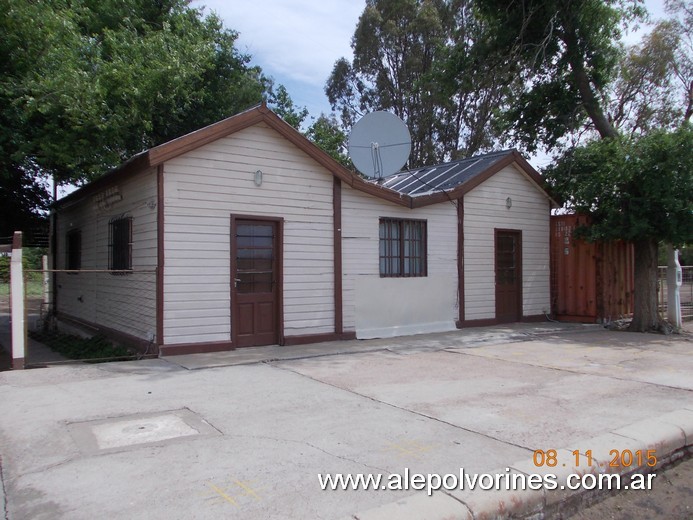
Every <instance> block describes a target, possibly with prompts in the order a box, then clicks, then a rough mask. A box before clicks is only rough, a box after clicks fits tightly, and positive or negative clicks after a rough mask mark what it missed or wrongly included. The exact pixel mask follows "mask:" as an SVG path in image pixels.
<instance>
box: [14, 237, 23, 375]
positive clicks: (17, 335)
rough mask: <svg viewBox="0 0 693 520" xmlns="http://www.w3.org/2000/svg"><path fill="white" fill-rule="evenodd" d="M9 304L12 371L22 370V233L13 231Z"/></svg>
mask: <svg viewBox="0 0 693 520" xmlns="http://www.w3.org/2000/svg"><path fill="white" fill-rule="evenodd" d="M10 302H11V305H12V313H11V315H10V319H11V320H12V369H13V370H21V369H23V368H24V358H25V357H26V356H25V352H26V327H25V322H24V272H23V270H22V232H21V231H15V233H14V237H13V238H12V259H11V260H10Z"/></svg>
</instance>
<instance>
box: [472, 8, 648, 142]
mask: <svg viewBox="0 0 693 520" xmlns="http://www.w3.org/2000/svg"><path fill="white" fill-rule="evenodd" d="M476 4H477V5H478V7H479V9H480V12H481V13H482V16H483V17H484V19H486V20H488V22H489V24H490V25H491V27H493V35H492V41H493V44H492V47H493V52H492V54H493V55H495V60H496V61H499V62H501V63H503V62H506V61H510V62H512V63H514V64H515V66H514V67H513V68H511V69H509V72H510V73H511V74H512V75H513V76H519V77H520V78H521V80H522V85H523V88H522V92H521V93H520V94H519V95H518V96H516V97H515V98H514V99H513V100H511V103H510V107H509V108H508V109H507V110H505V111H504V112H503V128H504V129H505V130H506V131H508V132H511V134H512V137H513V139H515V140H517V141H519V142H522V143H523V145H524V146H525V147H526V148H527V149H529V150H535V149H536V148H537V147H538V146H539V145H541V144H543V145H545V146H546V147H547V148H552V147H554V146H556V145H557V144H558V143H559V141H560V140H561V139H562V138H564V137H565V136H566V135H567V134H570V133H572V132H574V131H576V130H578V129H580V128H582V127H583V126H584V125H585V123H586V122H587V121H589V123H590V124H591V125H593V126H594V128H595V129H596V130H597V132H599V134H600V135H601V136H602V137H615V136H616V131H615V129H614V128H613V126H612V124H611V123H610V121H609V120H608V118H607V117H606V115H605V111H604V107H603V96H604V92H605V90H606V88H607V87H608V85H609V84H610V82H611V81H612V80H613V78H614V75H615V71H616V67H617V64H618V62H619V58H620V56H621V54H620V46H619V44H618V40H619V38H620V35H621V29H622V26H623V23H624V22H626V21H629V20H633V19H634V18H637V17H639V16H642V15H643V10H642V8H641V7H640V6H639V5H638V2H629V3H626V2H625V1H624V2H619V1H617V0H607V1H603V0H576V1H571V2H563V1H560V0H550V1H545V0H528V1H525V2H511V3H508V2H505V1H504V0H476Z"/></svg>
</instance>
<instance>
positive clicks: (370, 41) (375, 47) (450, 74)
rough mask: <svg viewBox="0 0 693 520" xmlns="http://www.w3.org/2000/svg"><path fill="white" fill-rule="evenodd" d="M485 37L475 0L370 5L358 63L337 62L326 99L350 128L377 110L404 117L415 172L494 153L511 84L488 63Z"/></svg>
mask: <svg viewBox="0 0 693 520" xmlns="http://www.w3.org/2000/svg"><path fill="white" fill-rule="evenodd" d="M486 36H487V35H486V32H485V26H484V25H483V24H481V23H479V20H478V19H477V18H475V17H474V16H473V15H472V9H471V0H465V1H455V2H452V1H447V0H433V1H426V0H368V1H367V2H366V7H365V9H364V11H363V13H362V14H361V17H360V18H359V22H358V24H357V26H356V29H355V31H354V36H353V39H352V49H353V52H354V59H353V61H351V62H350V61H349V60H347V59H345V58H341V59H339V60H337V62H336V63H335V65H334V68H333V70H332V74H331V76H330V78H329V79H328V81H327V84H326V86H325V93H326V94H327V97H328V99H329V101H330V103H331V106H332V108H333V110H336V111H337V112H338V114H339V116H340V118H341V122H342V125H343V127H344V128H347V129H349V128H351V126H353V124H354V123H355V121H356V120H357V119H358V118H360V117H361V116H362V115H363V114H364V113H366V112H370V111H374V110H388V111H391V112H393V113H394V114H396V115H397V116H399V117H400V118H402V119H403V120H404V121H405V123H406V124H407V126H408V128H409V131H410V133H411V137H412V152H411V156H410V163H409V164H410V166H420V165H423V164H434V163H437V162H440V161H443V160H446V159H450V158H454V157H456V156H457V155H458V153H459V154H462V155H470V154H473V153H475V152H477V151H479V150H482V149H488V148H490V147H492V146H493V144H494V143H493V140H492V136H491V134H490V132H491V126H490V125H489V122H490V121H491V119H492V116H493V112H494V110H495V109H496V107H497V106H498V104H499V103H500V99H501V97H502V95H503V93H504V92H505V91H506V90H507V88H508V82H507V81H506V78H505V77H504V78H503V79H502V81H498V75H497V74H496V71H495V70H494V69H493V68H492V67H490V66H487V65H488V64H487V62H486V61H485V60H484V52H485V50H484V49H485V46H486V43H485V39H486ZM451 65H456V67H457V68H455V66H451Z"/></svg>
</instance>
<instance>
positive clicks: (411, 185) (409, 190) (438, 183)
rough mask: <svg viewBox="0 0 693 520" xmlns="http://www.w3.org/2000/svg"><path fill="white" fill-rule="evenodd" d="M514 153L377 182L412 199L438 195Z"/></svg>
mask: <svg viewBox="0 0 693 520" xmlns="http://www.w3.org/2000/svg"><path fill="white" fill-rule="evenodd" d="M512 153H513V150H502V151H500V152H491V153H487V154H484V155H477V156H475V157H469V158H467V159H460V160H458V161H452V162H449V163H444V164H436V165H435V166H425V167H423V168H417V169H416V170H408V171H404V172H399V173H395V174H394V175H390V176H388V177H384V178H383V179H380V180H378V181H375V182H376V183H377V184H379V185H380V186H384V187H386V188H390V189H391V190H395V191H398V192H399V193H403V194H405V195H409V196H411V197H419V196H422V195H430V194H431V193H435V192H441V191H448V190H452V189H454V188H456V187H457V186H460V185H461V184H464V183H465V182H467V181H469V180H471V179H473V178H474V177H476V176H477V175H480V174H482V173H483V172H485V171H486V170H488V169H489V168H490V167H491V166H493V164H494V163H496V162H498V161H500V160H502V159H503V158H505V157H507V156H508V155H510V154H512Z"/></svg>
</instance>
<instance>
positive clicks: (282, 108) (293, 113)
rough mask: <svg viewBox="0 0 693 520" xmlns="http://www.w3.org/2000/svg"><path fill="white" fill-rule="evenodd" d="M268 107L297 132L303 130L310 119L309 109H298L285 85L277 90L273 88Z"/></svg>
mask: <svg viewBox="0 0 693 520" xmlns="http://www.w3.org/2000/svg"><path fill="white" fill-rule="evenodd" d="M268 105H269V106H270V108H271V109H272V110H273V111H274V113H275V114H277V115H278V116H279V117H281V118H282V119H283V120H284V121H286V122H287V123H289V124H290V125H291V126H293V127H294V128H295V129H297V130H299V129H300V128H301V125H302V124H303V122H304V121H305V119H306V117H308V109H307V108H306V107H303V108H299V107H297V106H296V105H295V104H294V102H293V100H292V99H291V97H290V96H289V93H288V92H287V90H286V87H285V86H284V85H279V86H278V87H277V88H276V89H274V88H272V89H271V90H270V97H269V100H268Z"/></svg>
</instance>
